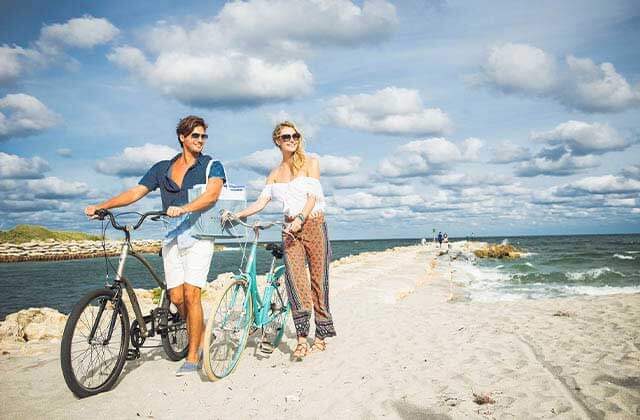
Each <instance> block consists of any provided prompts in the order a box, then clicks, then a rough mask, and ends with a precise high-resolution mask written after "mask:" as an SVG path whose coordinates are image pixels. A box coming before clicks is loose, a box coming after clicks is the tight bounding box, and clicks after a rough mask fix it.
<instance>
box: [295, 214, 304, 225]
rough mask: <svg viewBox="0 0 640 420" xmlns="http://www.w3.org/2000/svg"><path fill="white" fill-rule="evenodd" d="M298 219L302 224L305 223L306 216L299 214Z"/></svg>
mask: <svg viewBox="0 0 640 420" xmlns="http://www.w3.org/2000/svg"><path fill="white" fill-rule="evenodd" d="M296 218H297V219H300V222H301V223H304V214H302V213H298V214H296Z"/></svg>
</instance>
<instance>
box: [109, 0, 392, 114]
mask: <svg viewBox="0 0 640 420" xmlns="http://www.w3.org/2000/svg"><path fill="white" fill-rule="evenodd" d="M309 16H313V19H309ZM294 22H295V23H294ZM302 22H304V23H302ZM395 22H396V16H395V8H394V6H393V5H391V4H389V3H386V2H384V1H382V0H375V1H365V2H364V4H363V5H362V7H360V6H358V5H356V4H354V3H352V2H351V1H347V0H334V1H330V2H324V1H314V0H276V1H266V0H250V1H247V2H233V3H227V4H226V5H225V6H224V7H223V9H222V10H221V11H220V13H218V15H217V16H216V17H215V18H214V19H212V20H200V21H196V22H194V23H192V24H190V25H189V27H188V28H187V27H183V26H179V25H168V24H167V23H166V22H159V23H158V24H157V25H156V26H154V27H153V28H151V29H150V30H148V31H147V32H146V33H144V34H143V39H144V47H142V46H140V47H137V48H136V47H130V46H125V47H119V48H116V49H114V50H113V51H112V53H111V54H109V56H108V58H109V60H111V61H112V62H114V63H116V64H117V65H119V66H121V67H124V68H126V69H128V70H129V71H130V72H132V73H133V74H134V75H135V76H137V77H139V78H141V79H142V80H144V81H145V82H146V83H147V84H149V85H150V86H151V87H152V88H154V89H156V90H157V91H159V92H160V93H162V94H163V95H166V96H170V97H173V98H176V99H177V100H179V101H180V102H182V103H184V104H187V105H192V106H199V107H205V108H215V107H235V106H249V105H257V104H262V103H268V102H276V101H283V100H287V99H292V98H297V97H299V96H303V95H306V94H309V93H310V92H311V91H312V84H313V76H312V74H311V72H310V71H309V69H308V68H307V65H306V64H305V63H304V62H303V61H302V60H301V59H300V58H299V54H296V53H297V52H300V51H305V50H307V49H308V48H310V47H312V46H315V45H326V44H328V45H352V44H362V43H367V42H378V41H380V40H381V39H384V38H386V37H387V36H388V34H389V33H390V32H391V31H392V30H393V27H394V24H395ZM265 34H269V36H265ZM147 57H150V58H147ZM176 63H179V66H177V65H176Z"/></svg>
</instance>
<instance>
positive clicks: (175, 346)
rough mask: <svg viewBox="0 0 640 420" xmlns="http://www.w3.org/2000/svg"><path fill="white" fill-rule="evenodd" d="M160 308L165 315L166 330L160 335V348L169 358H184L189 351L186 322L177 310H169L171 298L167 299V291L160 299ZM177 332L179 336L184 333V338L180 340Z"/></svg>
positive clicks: (177, 359) (174, 359) (175, 360)
mask: <svg viewBox="0 0 640 420" xmlns="http://www.w3.org/2000/svg"><path fill="white" fill-rule="evenodd" d="M162 309H163V314H166V316H167V319H166V321H167V322H166V325H167V330H166V331H165V332H163V333H162V335H161V338H162V348H163V349H164V352H165V353H166V355H167V357H168V358H169V359H170V360H172V361H174V362H177V361H179V360H182V359H184V358H185V357H186V356H187V353H188V352H189V334H188V332H187V322H186V321H185V320H183V319H182V318H181V317H180V313H179V312H178V311H177V310H176V311H175V312H171V300H170V299H169V296H168V293H167V294H165V298H164V300H163V301H162ZM163 316H165V315H163ZM178 334H180V335H181V336H182V335H184V337H186V339H184V340H180V336H178Z"/></svg>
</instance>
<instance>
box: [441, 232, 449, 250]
mask: <svg viewBox="0 0 640 420" xmlns="http://www.w3.org/2000/svg"><path fill="white" fill-rule="evenodd" d="M442 242H444V246H445V247H447V249H449V235H448V234H447V232H445V233H444V235H442Z"/></svg>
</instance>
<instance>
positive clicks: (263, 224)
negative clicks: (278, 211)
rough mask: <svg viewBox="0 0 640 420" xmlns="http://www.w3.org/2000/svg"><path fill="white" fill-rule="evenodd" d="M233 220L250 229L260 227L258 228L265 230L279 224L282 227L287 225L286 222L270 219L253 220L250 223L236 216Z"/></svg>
mask: <svg viewBox="0 0 640 420" xmlns="http://www.w3.org/2000/svg"><path fill="white" fill-rule="evenodd" d="M234 220H235V222H236V223H238V224H239V225H242V226H244V227H248V228H250V229H260V230H266V229H270V228H272V227H273V226H275V225H280V226H282V227H283V228H284V227H287V224H286V223H284V222H282V221H280V220H270V221H268V222H255V223H254V224H252V225H250V224H249V223H245V222H243V221H242V220H240V219H238V218H234Z"/></svg>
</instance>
